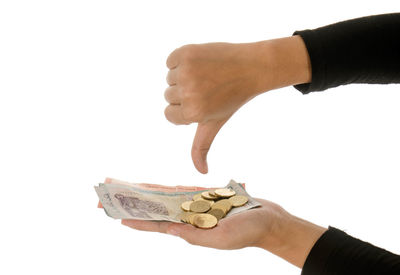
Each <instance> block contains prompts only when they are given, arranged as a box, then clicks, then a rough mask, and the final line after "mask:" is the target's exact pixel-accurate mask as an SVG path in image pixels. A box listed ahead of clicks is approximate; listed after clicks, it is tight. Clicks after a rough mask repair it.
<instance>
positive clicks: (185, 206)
mask: <svg viewBox="0 0 400 275" xmlns="http://www.w3.org/2000/svg"><path fill="white" fill-rule="evenodd" d="M192 202H193V201H185V202H183V203H182V204H181V208H182V209H183V210H184V211H190V205H191V204H192Z"/></svg>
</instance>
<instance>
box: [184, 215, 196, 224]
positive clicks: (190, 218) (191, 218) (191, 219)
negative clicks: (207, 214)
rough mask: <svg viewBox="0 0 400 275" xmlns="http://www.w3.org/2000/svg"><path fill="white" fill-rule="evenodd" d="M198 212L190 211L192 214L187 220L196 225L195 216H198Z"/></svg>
mask: <svg viewBox="0 0 400 275" xmlns="http://www.w3.org/2000/svg"><path fill="white" fill-rule="evenodd" d="M197 215H198V214H197V213H193V212H190V214H189V215H188V216H187V218H186V220H187V222H188V223H190V224H191V225H194V218H195V217H196V216H197Z"/></svg>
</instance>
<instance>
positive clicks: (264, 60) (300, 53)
mask: <svg viewBox="0 0 400 275" xmlns="http://www.w3.org/2000/svg"><path fill="white" fill-rule="evenodd" d="M246 46H247V47H246V52H245V53H243V54H247V52H248V53H250V54H251V56H252V59H253V61H252V63H253V64H254V67H255V68H256V69H255V70H254V74H255V75H256V78H255V79H257V85H256V87H257V88H256V89H254V90H253V93H254V95H258V94H261V93H263V92H266V91H269V90H273V89H278V88H282V87H286V86H292V85H297V84H302V83H309V82H310V81H311V63H310V58H309V55H308V52H307V48H306V46H305V44H304V42H303V40H302V38H301V37H300V36H298V35H295V36H290V37H283V38H277V39H271V40H265V41H260V42H255V43H248V44H246Z"/></svg>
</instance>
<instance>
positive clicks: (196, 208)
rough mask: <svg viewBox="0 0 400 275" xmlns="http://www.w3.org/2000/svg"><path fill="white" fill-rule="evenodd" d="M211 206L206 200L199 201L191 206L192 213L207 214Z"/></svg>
mask: <svg viewBox="0 0 400 275" xmlns="http://www.w3.org/2000/svg"><path fill="white" fill-rule="evenodd" d="M210 207H211V205H210V203H209V202H208V201H206V200H198V201H194V202H192V204H191V205H190V211H193V212H196V213H204V212H207V211H208V210H209V209H210Z"/></svg>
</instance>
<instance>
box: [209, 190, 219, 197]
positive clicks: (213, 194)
mask: <svg viewBox="0 0 400 275" xmlns="http://www.w3.org/2000/svg"><path fill="white" fill-rule="evenodd" d="M208 193H209V194H210V196H212V197H218V195H217V194H215V189H214V190H208Z"/></svg>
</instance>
